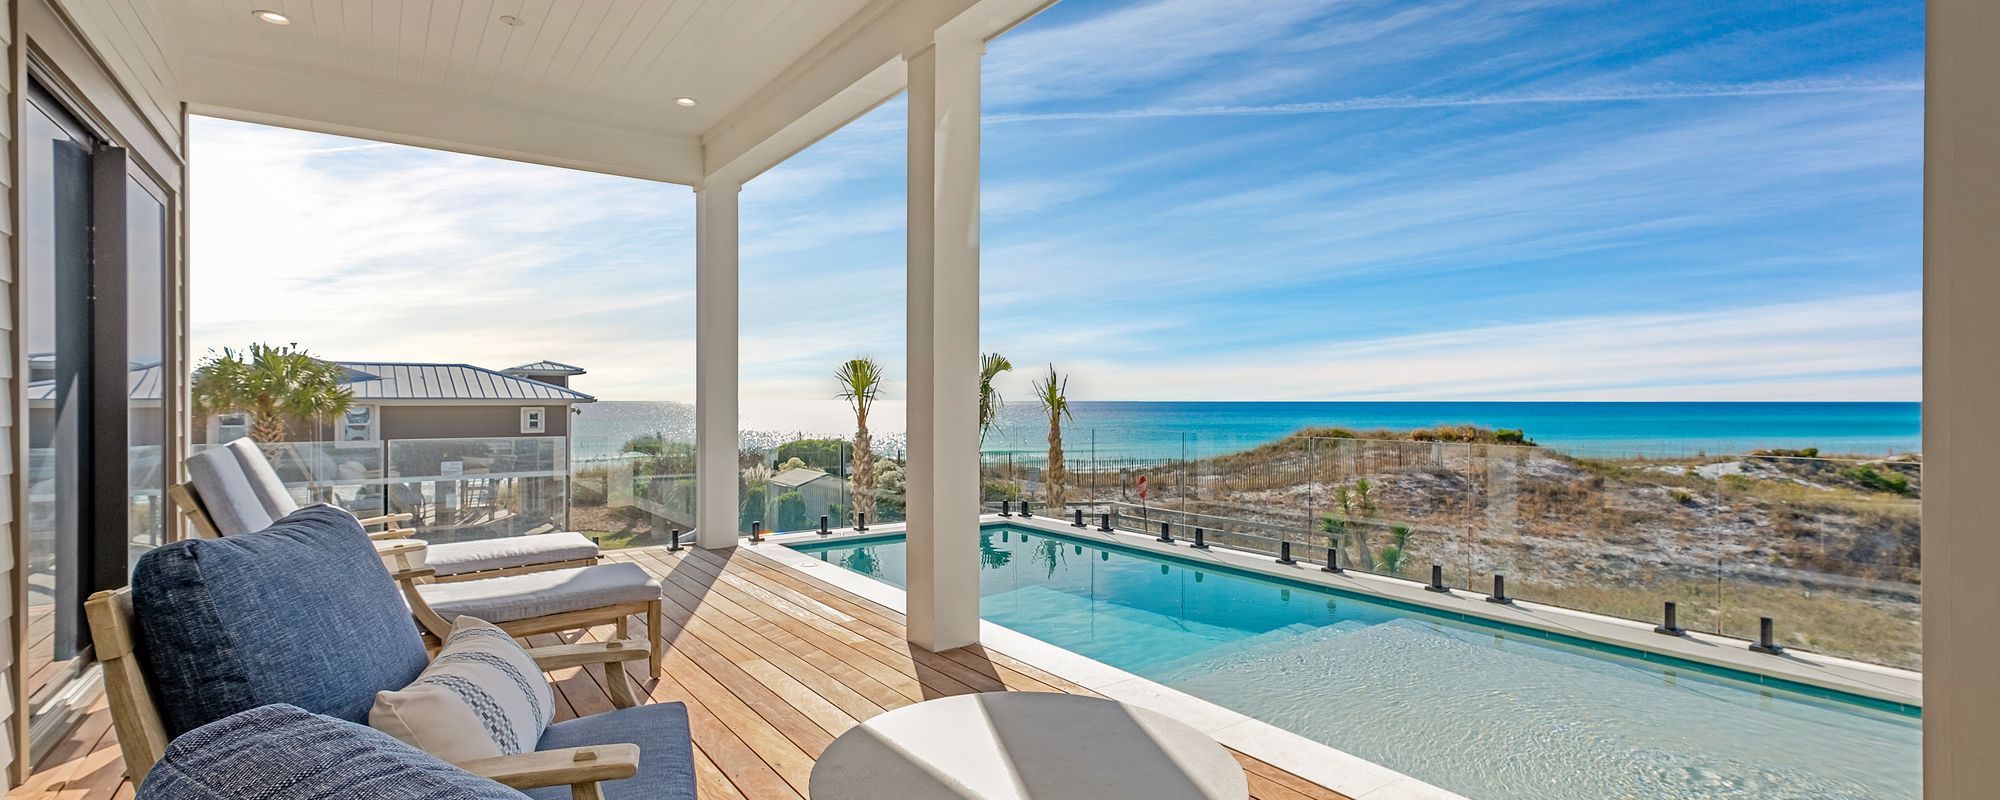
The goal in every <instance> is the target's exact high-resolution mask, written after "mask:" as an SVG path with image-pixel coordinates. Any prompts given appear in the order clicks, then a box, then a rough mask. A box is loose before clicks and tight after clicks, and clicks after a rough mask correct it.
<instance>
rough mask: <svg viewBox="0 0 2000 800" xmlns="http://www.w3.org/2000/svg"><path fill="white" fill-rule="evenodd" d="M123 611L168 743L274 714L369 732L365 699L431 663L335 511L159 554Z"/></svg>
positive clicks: (406, 612)
mask: <svg viewBox="0 0 2000 800" xmlns="http://www.w3.org/2000/svg"><path fill="white" fill-rule="evenodd" d="M132 610H133V616H134V617H135V618H136V621H137V623H138V628H139V634H140V635H139V639H140V642H141V644H142V646H143V649H144V650H143V652H144V659H143V663H144V664H145V665H146V671H147V672H148V673H149V677H150V678H151V683H152V686H153V690H154V692H155V695H156V699H157V700H158V702H159V706H160V708H161V710H162V712H163V716H165V717H166V722H167V731H168V733H169V734H170V735H180V734H182V733H186V732H188V731H191V730H194V729H195V728H198V727H200V726H202V725H206V724H208V723H210V722H214V721H216V720H219V719H222V718H223V717H227V716H229V715H231V714H235V713H237V712H240V711H248V710H250V709H253V708H256V707H258V706H263V705H269V704H272V703H287V704H290V705H294V706H298V707H300V708H303V709H305V710H307V711H310V712H312V713H315V714H325V715H327V716H331V717H334V718H337V719H343V720H347V721H349V722H359V723H366V722H367V720H368V709H369V707H370V706H372V705H373V704H374V702H375V693H376V692H377V691H381V690H385V689H401V688H403V687H404V686H407V685H409V683H410V681H412V680H415V679H416V677H417V674H418V673H420V672H422V671H423V669H424V665H425V663H426V661H427V657H426V653H425V651H424V642H423V635H422V634H420V633H418V632H417V626H416V622H415V620H413V619H412V618H411V617H410V609H409V606H408V605H406V604H405V603H404V601H403V596H402V594H401V592H400V590H398V589H397V587H396V583H395V581H394V580H391V579H390V578H389V572H388V570H387V569H385V568H384V567H383V566H382V560H381V559H380V558H379V557H377V556H376V555H375V547H374V545H372V544H370V543H369V541H368V535H367V534H366V533H364V532H362V530H361V525H360V523H358V522H356V521H355V519H354V516H353V515H352V514H349V513H347V512H345V511H342V510H340V509H337V508H328V507H325V506H313V507H308V508H302V509H299V510H298V511H295V512H293V513H292V514H290V515H288V516H286V517H285V518H284V519H281V520H279V521H278V522H277V523H276V524H273V525H272V526H271V527H269V528H266V529H264V530H262V531H258V532H256V533H246V534H243V535H240V536H231V537H228V538H224V539H194V540H188V541H182V542H175V543H173V544H169V545H166V546H164V547H160V548H158V549H155V550H153V551H152V552H149V553H147V554H146V555H145V556H143V557H141V558H140V559H139V564H138V566H137V567H135V568H134V569H133V572H132Z"/></svg>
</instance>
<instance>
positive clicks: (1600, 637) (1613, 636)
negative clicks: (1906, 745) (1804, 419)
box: [767, 514, 1923, 714]
mask: <svg viewBox="0 0 2000 800" xmlns="http://www.w3.org/2000/svg"><path fill="white" fill-rule="evenodd" d="M979 522H980V524H981V525H990V524H998V523H1005V524H1009V525H1015V526H1021V527H1029V528H1034V529H1038V530H1043V531H1046V532H1048V533H1051V534H1056V535H1060V536H1066V537H1069V538H1072V539H1077V540H1080V541H1085V542H1098V543H1102V544H1106V545H1109V546H1113V547H1118V548H1122V549H1127V550H1136V551H1140V552H1146V553H1153V554H1156V555H1161V556H1167V557H1172V558H1176V559H1180V560H1184V561H1195V562H1207V563H1210V564H1213V565H1215V566H1218V567H1222V568H1227V569H1234V570H1237V571H1242V572H1248V573H1251V574H1253V575H1256V576H1259V577H1264V578H1267V579H1273V580H1278V581H1284V582H1292V583H1297V584H1304V585H1307V586H1317V587H1324V588H1327V589H1331V590H1334V591H1337V592H1343V593H1348V594H1355V595H1360V596H1364V597H1371V598H1375V599H1380V600H1383V601H1386V602H1388V603H1390V604H1391V605H1402V606H1416V607H1417V608H1418V609H1419V610H1424V611H1430V612H1434V613H1442V614H1445V615H1447V616H1451V615H1456V616H1462V617H1469V618H1472V619H1473V620H1475V621H1478V622H1486V623H1494V624H1498V625H1500V626H1503V627H1507V628H1515V629H1523V630H1524V631H1525V632H1527V633H1531V634H1532V633H1535V632H1542V633H1547V634H1553V638H1558V639H1563V640H1571V641H1569V642H1567V643H1569V644H1572V645H1577V646H1583V647H1589V646H1591V645H1592V644H1602V645H1610V646H1611V647H1613V648H1617V649H1618V650H1622V651H1636V652H1637V655H1638V657H1641V658H1644V657H1645V656H1648V655H1652V656H1659V657H1662V658H1663V659H1664V660H1666V661H1669V662H1671V661H1684V662H1689V663H1690V664H1691V665H1693V666H1694V667H1696V668H1698V669H1699V668H1707V669H1712V670H1718V671H1720V672H1722V673H1723V674H1724V676H1725V677H1729V678H1734V679H1736V680H1741V681H1745V682H1749V683H1766V684H1772V685H1776V686H1778V687H1779V688H1785V689H1792V690H1796V689H1798V688H1800V687H1804V688H1806V689H1809V690H1810V689H1817V690H1820V691H1824V692H1832V693H1835V694H1838V695H1847V696H1849V697H1851V698H1860V699H1863V700H1868V701H1873V702H1874V703H1876V704H1880V705H1883V706H1887V707H1888V708H1887V709H1885V710H1888V711H1892V712H1898V713H1904V714H1921V712H1922V708H1923V674H1922V673H1919V672H1914V671H1911V670H1905V669H1898V668H1896V667H1888V666H1882V665H1879V664H1869V663H1866V662H1862V661H1854V660H1851V659H1844V658H1838V657H1835V656H1828V655H1823V654H1819V653H1811V652H1805V651H1800V650H1786V651H1785V652H1783V653H1781V654H1777V655H1772V654H1766V653H1759V652H1755V651H1752V650H1751V649H1750V642H1749V640H1746V639H1738V638H1734V637H1729V636H1721V635H1717V634H1710V633H1701V632H1696V631H1688V632H1687V633H1685V634H1684V635H1681V636H1665V635H1661V634H1660V633H1658V632H1656V631H1655V630H1654V628H1653V625H1652V624H1651V623H1645V622H1638V621H1634V620H1628V619H1622V618H1619V617H1612V616H1606V615H1603V614H1595V613H1591V612H1587V611H1577V610H1575V609H1568V608H1561V607H1557V606H1549V605H1542V604H1539V603H1532V602H1529V601H1525V600H1515V601H1514V602H1513V603H1508V604H1500V603H1489V602H1486V596H1485V595H1483V594H1480V593H1477V592H1469V591H1464V590H1455V591H1452V592H1449V593H1440V592H1432V591H1429V590H1427V589H1426V587H1425V585H1424V584H1422V583H1419V582H1416V581H1409V580H1404V579H1402V578H1392V577H1389V576H1386V575H1376V574H1373V573H1365V572H1356V571H1354V570H1347V571H1344V572H1341V573H1337V574H1336V573H1328V572H1324V571H1321V569H1320V568H1319V567H1318V566H1317V565H1312V564H1307V563H1303V562H1302V563H1299V564H1293V565H1284V564H1279V563H1278V559H1277V557H1275V556H1270V555H1265V554H1263V553H1255V552H1250V551H1245V550H1236V549H1231V548H1228V547H1223V546H1221V545H1210V546H1209V547H1208V548H1207V549H1205V550H1196V549H1194V548H1192V547H1189V546H1187V543H1186V540H1184V539H1183V540H1179V541H1177V542H1176V543H1174V544H1166V543H1162V542H1160V541H1159V540H1158V539H1157V538H1156V537H1155V536H1154V535H1153V534H1149V533H1142V532H1138V531H1130V530H1124V529H1117V530H1114V531H1112V532H1110V533H1106V532H1103V531H1100V530H1098V529H1096V528H1078V527H1075V526H1073V525H1071V524H1069V523H1067V522H1063V521H1060V520H1056V519H1052V518H1048V517H1021V516H1009V517H1003V516H1000V515H998V514H986V515H982V516H981V517H980V519H979ZM904 527H905V526H903V525H901V524H896V525H884V526H881V527H878V528H870V529H869V530H867V531H865V532H857V531H854V530H852V529H843V530H839V531H835V532H834V533H833V534H832V535H831V536H820V535H818V534H817V533H814V532H811V531H807V532H803V533H795V534H785V535H783V536H780V537H770V538H769V539H767V541H774V542H778V543H780V544H784V543H795V542H824V541H829V540H834V539H840V538H865V537H873V536H890V535H895V534H898V533H902V532H904ZM787 552H791V551H789V550H788V551H787ZM871 582H875V583H879V581H872V580H871ZM883 585H887V584H883ZM890 588H894V587H890ZM899 607H900V606H899ZM1624 654H1625V655H1628V656H1630V655H1633V654H1632V653H1624ZM1787 684H1789V685H1787ZM1810 693H1811V692H1808V694H1810ZM1836 699H1839V698H1836Z"/></svg>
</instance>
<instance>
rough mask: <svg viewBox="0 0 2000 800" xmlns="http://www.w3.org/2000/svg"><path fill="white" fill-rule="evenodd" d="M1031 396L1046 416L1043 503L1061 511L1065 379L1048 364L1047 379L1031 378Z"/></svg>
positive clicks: (1066, 407) (1066, 409)
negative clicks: (1045, 464) (1046, 439)
mask: <svg viewBox="0 0 2000 800" xmlns="http://www.w3.org/2000/svg"><path fill="white" fill-rule="evenodd" d="M1035 399H1037V400H1040V401H1041V403H1042V412H1043V413H1046V414H1048V415H1049V465H1048V468H1046V469H1044V470H1042V485H1043V486H1044V487H1045V488H1044V491H1043V495H1044V500H1043V502H1046V503H1048V507H1049V510H1050V511H1052V512H1054V513H1057V514H1060V513H1062V508H1063V500H1064V499H1066V498H1065V494H1066V492H1065V491H1064V486H1063V483H1064V481H1065V480H1066V479H1067V477H1068V470H1066V469H1064V467H1063V446H1062V421H1063V420H1064V419H1066V418H1067V419H1070V420H1071V421H1074V418H1073V417H1070V413H1069V379H1068V378H1063V377H1060V376H1058V375H1056V365H1054V364H1050V365H1049V376H1048V378H1047V379H1044V380H1038V381H1035Z"/></svg>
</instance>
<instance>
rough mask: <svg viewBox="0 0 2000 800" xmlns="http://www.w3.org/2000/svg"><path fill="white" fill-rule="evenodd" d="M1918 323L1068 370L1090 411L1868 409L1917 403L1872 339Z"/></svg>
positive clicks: (1435, 339)
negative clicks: (1575, 403) (1852, 404)
mask: <svg viewBox="0 0 2000 800" xmlns="http://www.w3.org/2000/svg"><path fill="white" fill-rule="evenodd" d="M1920 316H1921V311H1920V308H1919V303H1918V298H1917V296H1916V295H1915V294H1914V293H1909V294H1893V295H1868V296H1850V297H1837V298H1830V299H1826V300H1815V301H1806V302H1797V303H1784V304H1776V305H1762V306H1748V307H1738V308H1728V309H1719V310H1714V311H1686V312H1672V313H1635V314H1611V315H1590V316H1578V317H1574V318H1570V319H1563V320H1558V321H1551V322H1542V323H1532V324H1521V325H1496V326H1468V327H1451V328H1446V329H1443V330H1437V331H1432V332H1427V333H1421V334H1412V335H1403V336H1387V337H1374V338H1360V339H1354V340H1350V341H1344V342H1338V343H1325V344H1319V345H1312V346H1305V347H1266V348H1258V349H1255V350H1247V351H1242V352H1233V353H1230V354H1229V355H1228V356H1227V357H1223V358H1218V357H1214V356H1194V357H1187V358H1175V359H1173V360H1172V361H1171V362H1170V363H1169V364H1161V363H1157V362H1154V363H1145V362H1141V363H1134V362H1133V361H1131V360H1128V359H1120V360H1115V361H1105V360H1098V359H1089V358H1086V359H1082V360H1080V361H1078V362H1076V363H1074V364H1072V365H1071V368H1072V370H1073V371H1074V372H1075V373H1076V375H1077V380H1076V383H1075V384H1073V390H1074V391H1075V392H1076V393H1077V394H1078V396H1080V397H1087V398H1090V399H1123V398H1126V397H1130V396H1134V395H1135V394H1136V395H1138V396H1145V397H1152V398H1159V399H1203V400H1211V399H1226V400H1327V399H1335V400H1452V399H1478V400H1554V399H1593V400H1632V399H1689V400H1695V399H1699V400H1757V399H1770V397H1771V392H1772V391H1773V389H1780V390H1781V391H1784V390H1789V391H1788V393H1791V392H1796V393H1797V394H1796V395H1794V396H1800V397H1811V398H1813V399H1819V400H1873V399H1880V398H1881V397H1883V396H1896V397H1914V396H1916V392H1917V384H1918V383H1919V380H1920V374H1919V372H1918V369H1919V366H1918V365H1919V364H1920V363H1921V347H1920V345H1919V343H1918V342H1917V341H1916V340H1915V339H1912V338H1909V337H1898V336H1889V337H1884V336H1881V335H1879V332H1880V331H1884V330H1900V329H1909V328H1912V327H1914V326H1915V325H1917V324H1918V322H1919V320H1920ZM1191 379H1192V380H1195V381H1198V383H1199V394H1198V395H1191V394H1190V388H1191V387H1190V381H1191ZM1808 388H1809V390H1810V391H1811V392H1812V394H1806V393H1805V392H1806V391H1807V390H1808Z"/></svg>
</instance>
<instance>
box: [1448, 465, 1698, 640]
mask: <svg viewBox="0 0 2000 800" xmlns="http://www.w3.org/2000/svg"><path fill="white" fill-rule="evenodd" d="M1481 448H1482V449H1484V451H1485V457H1484V458H1483V459H1481V460H1480V461H1481V467H1480V470H1479V472H1478V476H1477V477H1478V482H1477V485H1476V486H1475V487H1473V490H1474V491H1476V492H1477V493H1478V495H1479V496H1480V497H1482V498H1483V499H1482V501H1481V503H1480V507H1479V508H1478V509H1477V511H1476V513H1475V514H1474V515H1473V516H1472V518H1471V520H1470V522H1469V527H1468V530H1469V531H1470V535H1471V541H1472V545H1473V546H1472V548H1471V554H1472V557H1473V558H1474V560H1475V564H1476V566H1475V570H1474V572H1473V574H1472V576H1471V580H1470V581H1469V585H1468V588H1470V589H1472V590H1474V591H1477V592H1480V593H1481V594H1490V593H1491V592H1492V591H1493V578H1494V576H1495V575H1503V576H1505V578H1506V593H1507V595H1508V596H1510V597H1513V598H1517V599H1521V600H1528V601H1533V602H1538V603H1545V604H1549V605H1557V606H1563V607H1567V608H1573V609H1577V610H1580V611H1589V612H1593V613H1598V614H1605V615H1609V616H1615V617H1622V618H1626V619H1632V620H1637V621H1643V622H1649V623H1652V624H1656V625H1657V624H1662V623H1663V622H1664V607H1665V603H1667V602H1672V603H1674V604H1675V609H1676V611H1675V613H1676V624H1677V625H1678V626H1679V627H1683V628H1687V629H1690V630H1698V631H1706V632H1711V633H1712V632H1716V631H1718V630H1720V629H1721V628H1720V626H1721V621H1722V620H1721V616H1720V598H1719V596H1718V591H1717V586H1718V584H1717V578H1718V573H1717V569H1716V560H1715V559H1714V558H1713V557H1712V556H1711V555H1710V554H1712V553H1713V552H1714V550H1715V539H1716V536H1715V534H1714V532H1713V531H1710V530H1707V529H1705V528H1703V527H1702V526H1701V525H1699V524H1697V520H1698V519H1699V518H1700V516H1701V513H1702V512H1701V511H1700V510H1699V506H1701V505H1702V504H1701V503H1699V502H1697V499H1696V493H1697V492H1699V491H1701V489H1702V484H1700V483H1699V482H1698V480H1696V479H1693V478H1689V477H1686V476H1681V475H1677V474H1675V473H1674V472H1673V471H1672V470H1662V469H1659V468H1658V467H1659V465H1658V464H1656V463H1654V462H1648V461H1643V460H1635V459H1632V458H1629V457H1623V456H1599V457H1581V456H1573V455H1569V454H1565V453H1559V452H1555V451H1552V450H1547V449H1543V448H1536V447H1525V446H1509V445H1482V446H1481Z"/></svg>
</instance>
